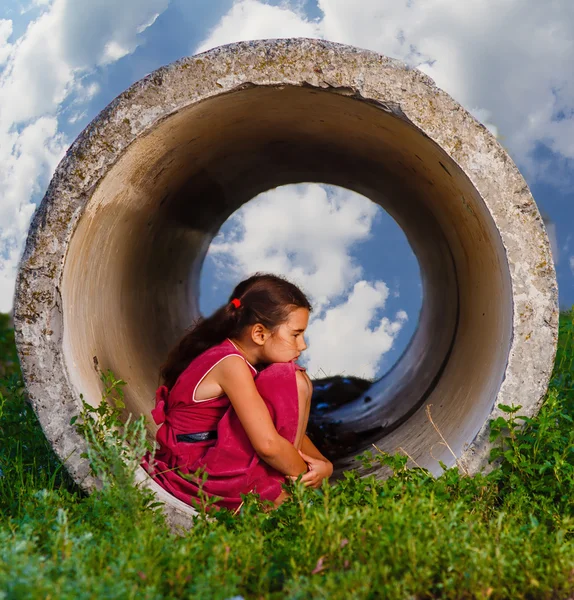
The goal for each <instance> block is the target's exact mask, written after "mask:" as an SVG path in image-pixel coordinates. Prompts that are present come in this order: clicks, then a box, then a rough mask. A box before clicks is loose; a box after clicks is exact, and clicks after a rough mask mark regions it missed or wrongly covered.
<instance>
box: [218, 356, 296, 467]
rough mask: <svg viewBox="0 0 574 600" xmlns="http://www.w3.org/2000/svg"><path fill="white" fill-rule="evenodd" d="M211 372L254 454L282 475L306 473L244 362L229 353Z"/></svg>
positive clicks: (293, 447)
mask: <svg viewBox="0 0 574 600" xmlns="http://www.w3.org/2000/svg"><path fill="white" fill-rule="evenodd" d="M212 373H213V376H214V379H216V380H217V383H218V384H219V385H220V386H221V388H222V390H223V392H224V393H225V394H226V395H227V397H228V398H229V400H230V402H231V405H232V406H233V408H234V409H235V412H236V413H237V417H238V418H239V421H240V422H241V424H242V425H243V428H244V429H245V433H246V434H247V437H248V438H249V441H250V442H251V444H252V445H253V447H254V448H255V451H256V452H257V454H258V455H259V456H260V457H261V458H262V459H263V460H264V461H265V462H266V463H267V464H269V465H271V466H272V467H273V468H274V469H277V471H279V472H280V473H283V474H284V475H291V476H297V475H299V474H300V473H306V472H307V463H306V462H305V461H304V460H303V459H302V458H301V456H300V454H299V453H298V452H297V450H296V449H295V446H293V444H291V443H290V442H289V441H288V440H286V439H285V438H284V437H282V436H280V435H279V434H278V433H277V430H276V429H275V425H274V424H273V420H272V419H271V415H270V414H269V409H268V408H267V406H266V404H265V402H264V400H263V398H262V397H261V396H260V394H259V392H258V391H257V388H256V387H255V382H254V381H253V376H252V374H251V372H250V371H249V367H248V366H247V365H246V364H245V361H244V360H243V359H242V358H241V357H240V356H235V355H231V356H229V357H227V358H226V360H222V361H221V362H220V363H219V364H218V365H216V367H214V369H213V370H212Z"/></svg>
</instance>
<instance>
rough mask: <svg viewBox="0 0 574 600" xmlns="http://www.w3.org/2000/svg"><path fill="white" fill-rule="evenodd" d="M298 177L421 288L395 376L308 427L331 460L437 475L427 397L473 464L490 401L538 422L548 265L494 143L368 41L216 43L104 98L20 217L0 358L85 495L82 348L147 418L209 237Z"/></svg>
mask: <svg viewBox="0 0 574 600" xmlns="http://www.w3.org/2000/svg"><path fill="white" fill-rule="evenodd" d="M306 181H316V182H323V183H326V184H333V185H338V186H343V187H345V188H348V189H350V190H354V191H356V192H359V193H361V194H363V195H365V196H367V197H368V198H370V199H371V200H372V201H373V202H376V203H378V204H380V205H381V206H382V207H383V208H384V209H385V210H386V211H388V213H390V215H391V216H392V217H393V218H394V219H395V220H396V221H397V223H398V224H399V225H400V226H401V228H402V229H403V230H404V232H405V235H406V236H407V238H408V240H409V242H410V244H411V246H412V248H413V251H414V252H415V254H416V256H417V258H418V261H419V264H420V269H421V275H422V284H423V292H424V301H423V308H422V311H421V315H420V321H419V324H418V328H417V331H416V333H415V335H414V337H413V339H412V341H411V343H410V345H409V347H408V349H407V350H406V351H405V353H404V354H403V356H402V357H401V359H400V360H399V362H398V363H397V365H396V366H395V367H394V369H393V370H392V371H391V372H390V373H389V374H388V375H387V376H386V377H385V378H384V379H381V380H380V381H378V382H375V383H373V384H372V385H371V386H370V388H369V389H368V390H366V391H365V390H362V391H361V390H359V392H357V394H355V396H354V397H352V398H350V400H349V401H348V402H347V403H345V404H343V405H340V406H336V407H334V408H333V409H332V410H331V411H328V412H327V413H326V414H323V415H321V416H320V418H319V417H317V418H319V421H320V422H319V423H318V431H321V428H323V430H324V431H325V435H326V436H331V437H330V439H337V436H339V438H340V439H341V440H342V445H341V447H340V448H339V452H338V453H337V458H336V460H335V466H336V469H337V470H338V471H339V472H340V471H341V470H342V469H344V468H348V467H350V466H357V465H356V464H355V463H354V460H353V456H354V455H356V454H357V453H358V452H360V451H362V450H364V449H365V448H367V447H370V444H371V442H375V443H376V444H377V446H379V447H380V448H382V449H384V450H387V451H391V452H394V451H396V449H397V448H399V447H401V448H403V449H404V450H405V451H406V452H408V453H409V455H410V456H411V457H413V458H414V459H415V460H416V461H417V462H418V463H419V464H420V465H422V466H424V467H427V468H429V469H430V470H431V471H433V472H434V473H435V474H436V473H440V470H441V469H440V466H439V464H438V462H437V461H438V460H441V461H443V462H444V463H446V464H447V465H452V464H453V463H454V459H453V457H452V455H451V454H450V452H449V450H448V449H447V448H446V447H445V446H444V445H441V444H440V443H439V442H440V438H439V436H438V434H437V432H436V430H435V429H434V427H433V426H432V424H431V423H430V422H429V419H428V417H427V414H426V412H425V407H426V406H427V405H429V404H432V413H431V414H432V418H433V420H434V423H435V424H436V426H437V427H438V428H439V430H440V432H441V433H442V435H443V436H444V437H445V438H446V440H447V441H448V443H449V445H450V447H451V448H452V450H453V451H454V453H455V454H456V455H457V456H458V457H459V458H460V460H461V461H463V463H464V464H465V465H466V467H467V468H468V469H469V471H470V472H477V471H478V470H480V469H481V468H483V467H485V465H486V464H487V458H488V452H489V449H490V448H489V443H488V421H489V419H491V418H495V417H496V416H497V415H498V414H499V409H498V408H497V405H498V404H499V403H505V404H521V405H522V409H521V412H522V414H526V415H533V414H534V413H536V412H537V410H538V408H539V406H540V403H541V401H542V398H543V396H544V393H545V390H546V387H547V383H548V380H549V376H550V373H551V369H552V365H553V359H554V353H555V346H556V340H557V321H558V310H557V286H556V279H555V272H554V266H553V262H552V257H551V253H550V249H549V243H548V239H547V236H546V232H545V229H544V225H543V223H542V220H541V218H540V215H539V213H538V210H537V208H536V205H535V203H534V201H533V199H532V196H531V195H530V192H529V190H528V187H527V186H526V183H525V181H524V179H523V178H522V177H521V175H520V174H519V172H518V170H517V168H516V166H515V165H514V164H513V162H512V160H511V159H510V158H509V157H508V155H507V153H506V152H505V151H504V149H503V148H502V147H501V146H500V145H499V144H498V142H497V141H496V139H495V138H494V137H493V136H492V135H491V134H490V133H489V131H488V130H487V129H485V128H484V127H483V126H482V125H480V124H479V123H478V122H477V121H475V120H474V118H473V117H472V116H471V115H470V114H469V113H468V112H467V111H466V110H464V109H463V108H462V107H461V106H459V105H458V104H457V103H456V102H454V101H453V100H452V99H451V98H450V97H449V96H448V95H447V94H445V93H444V92H442V91H441V90H439V89H437V88H436V87H435V85H434V83H433V81H432V80H431V79H429V78H428V77H427V76H426V75H424V74H423V73H421V72H419V71H417V70H415V69H409V68H408V67H406V66H405V65H404V64H402V63H399V62H397V61H395V60H391V59H388V58H385V57H383V56H380V55H378V54H375V53H373V52H368V51H365V50H359V49H357V48H352V47H348V46H343V45H339V44H334V43H330V42H325V41H320V40H311V39H293V40H273V41H257V42H245V43H238V44H232V45H229V46H224V47H221V48H216V49H214V50H210V51H209V52H206V53H204V54H201V55H198V56H194V57H191V58H185V59H182V60H179V61H177V62H175V63H173V64H171V65H169V66H167V67H163V68H161V69H158V70H157V71H155V72H153V73H152V74H151V75H149V76H148V77H146V78H145V79H143V80H142V81H139V82H138V83H136V84H134V85H133V86H132V87H131V88H129V89H128V90H127V91H126V92H124V93H123V94H121V95H120V96H119V97H118V98H116V99H115V100H114V101H113V102H112V103H111V104H110V105H109V106H108V107H107V108H106V109H105V110H104V111H103V112H102V113H101V114H100V115H98V117H96V119H94V121H92V123H90V125H89V126H88V127H87V128H86V129H85V130H84V131H83V132H82V134H81V135H80V136H79V137H78V139H77V140H76V141H75V142H74V143H73V144H72V146H71V148H70V149H69V151H68V153H67V154H66V156H65V158H64V159H63V160H62V162H61V163H60V165H59V167H58V168H57V170H56V173H55V175H54V178H53V180H52V182H51V184H50V187H49V189H48V191H47V194H46V196H45V197H44V199H43V201H42V203H41V205H40V207H39V209H38V210H37V212H36V214H35V215H34V218H33V222H32V224H31V227H30V232H29V235H28V240H27V244H26V248H25V252H24V255H23V258H22V261H21V266H20V270H19V274H18V280H17V288H16V296H15V309H14V317H15V326H16V339H17V345H18V351H19V355H20V360H21V364H22V369H23V373H24V378H25V383H26V387H27V390H28V393H29V396H30V399H31V401H32V403H33V405H34V408H35V410H36V413H37V414H38V417H39V419H40V422H41V424H42V427H43V429H44V432H45V434H46V436H47V437H48V439H49V440H50V441H51V443H52V445H53V446H54V449H55V450H56V452H57V453H58V455H59V456H60V458H61V459H62V460H65V461H66V466H67V468H68V469H69V471H70V473H71V474H72V476H73V477H74V478H75V479H76V480H77V481H78V482H80V483H81V484H82V485H84V486H85V487H86V488H90V486H91V485H93V481H92V480H91V479H90V476H89V473H88V471H89V469H88V465H87V464H86V461H85V460H83V459H82V458H81V457H80V453H81V449H82V447H83V441H82V439H81V438H80V437H79V436H78V434H77V433H76V432H75V430H74V428H73V426H71V425H70V424H69V423H70V419H71V418H72V417H73V416H74V415H76V414H78V412H79V409H80V404H79V394H80V393H82V394H83V395H84V398H85V399H86V400H87V401H89V402H91V403H97V402H99V400H100V398H101V382H100V379H99V376H98V373H97V372H96V370H95V369H94V362H93V361H94V357H97V361H98V362H99V365H100V368H102V369H108V368H110V369H112V370H113V372H114V373H115V374H116V375H118V376H119V377H121V378H122V379H124V380H125V381H127V382H128V386H127V387H126V390H125V399H126V404H127V407H128V409H129V411H130V412H132V413H134V414H135V415H136V416H137V415H140V414H142V413H145V414H146V415H149V411H150V409H151V408H152V405H153V401H154V392H155V389H156V387H157V385H158V367H159V365H160V364H161V362H162V361H163V360H164V359H165V356H166V354H167V352H168V349H169V348H170V347H171V346H172V344H173V343H174V342H175V341H176V340H177V339H178V337H179V336H180V335H181V333H182V331H183V330H184V329H185V328H186V327H188V326H189V325H190V323H191V321H192V319H193V318H195V317H196V316H197V315H198V293H199V290H198V284H199V275H200V269H201V266H202V263H203V260H204V257H205V254H206V251H207V248H208V246H209V244H210V241H211V240H212V238H213V236H214V235H215V234H216V232H217V231H218V229H219V227H220V226H221V225H222V224H223V222H224V221H225V220H226V219H227V218H228V217H229V215H231V213H232V212H233V211H235V210H236V209H238V208H239V207H240V206H241V205H242V204H244V203H245V202H247V201H249V200H250V199H251V198H253V197H254V196H256V195H257V194H259V193H260V192H263V191H265V190H269V189H271V188H274V187H276V186H279V185H284V184H289V183H296V182H306ZM390 259H392V257H388V256H387V257H385V256H381V260H390ZM341 343H342V344H344V343H345V340H341ZM349 352H352V348H350V349H349ZM150 420H151V419H150ZM316 424H317V423H316ZM150 433H152V434H153V433H154V429H153V426H152V425H151V423H150ZM317 442H318V443H319V444H321V440H317ZM139 477H141V478H142V480H145V481H147V484H148V485H150V486H151V487H152V488H154V489H155V490H156V491H157V493H158V495H160V497H161V499H163V500H165V501H166V508H165V510H166V512H167V513H168V515H169V517H170V519H171V520H172V522H173V523H183V524H185V523H188V522H189V518H190V515H192V514H193V511H192V510H191V509H190V508H189V507H188V506H187V505H185V504H183V503H181V502H179V501H177V500H175V499H173V498H171V497H170V496H169V495H167V494H166V493H163V492H162V490H160V489H159V487H158V486H157V485H156V484H155V483H153V482H151V481H150V480H149V478H148V479H145V477H146V476H145V474H144V473H143V471H141V472H140V473H139Z"/></svg>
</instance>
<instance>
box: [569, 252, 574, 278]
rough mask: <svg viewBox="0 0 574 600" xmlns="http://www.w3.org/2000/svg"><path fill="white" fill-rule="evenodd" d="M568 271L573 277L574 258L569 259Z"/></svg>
mask: <svg viewBox="0 0 574 600" xmlns="http://www.w3.org/2000/svg"><path fill="white" fill-rule="evenodd" d="M570 270H571V271H572V275H574V256H571V257H570Z"/></svg>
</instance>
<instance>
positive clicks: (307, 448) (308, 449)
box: [301, 435, 329, 462]
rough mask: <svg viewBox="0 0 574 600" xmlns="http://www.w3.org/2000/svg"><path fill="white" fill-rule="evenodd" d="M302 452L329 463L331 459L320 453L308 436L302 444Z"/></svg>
mask: <svg viewBox="0 0 574 600" xmlns="http://www.w3.org/2000/svg"><path fill="white" fill-rule="evenodd" d="M301 452H303V453H304V454H307V455H308V456H311V457H313V458H318V459H319V460H325V461H327V462H329V459H327V458H325V457H324V456H323V455H322V454H321V453H320V452H319V449H318V448H317V446H315V444H314V443H313V442H312V441H311V440H310V439H309V438H308V436H307V435H305V437H304V438H303V441H302V442H301Z"/></svg>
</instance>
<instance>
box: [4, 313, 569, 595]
mask: <svg viewBox="0 0 574 600" xmlns="http://www.w3.org/2000/svg"><path fill="white" fill-rule="evenodd" d="M1 317H2V318H4V315H1ZM0 326H1V327H0V329H1V333H0V350H1V352H2V355H3V356H5V357H7V358H6V360H5V361H4V362H3V363H2V364H3V365H4V372H3V373H2V379H1V381H0V391H1V395H0V469H1V475H0V598H1V599H9V598H10V599H11V598H52V599H56V598H57V599H60V598H62V599H67V598H74V599H76V598H138V599H140V598H145V599H148V598H149V599H155V598H201V599H211V598H213V599H226V598H233V597H234V596H242V597H244V598H246V599H247V598H278V599H279V598H281V599H283V598H293V599H299V598H301V599H303V598H305V599H306V598H345V599H347V598H359V599H362V598H392V599H395V598H397V599H402V598H405V599H407V598H408V599H426V598H478V599H482V598H493V599H495V598H496V599H499V598H509V599H520V598H532V599H535V598H548V599H555V598H556V599H561V598H564V599H566V598H570V597H572V596H573V594H574V537H573V531H574V507H573V504H572V498H574V433H573V431H574V428H573V427H572V417H573V415H574V366H573V358H574V313H573V312H572V311H570V312H568V313H564V314H562V315H561V320H560V337H559V348H558V353H557V358H556V366H555V370H554V374H553V377H552V381H551V385H550V388H549V391H548V394H547V398H546V401H545V403H544V405H543V406H542V409H541V411H540V412H539V414H538V415H537V416H536V417H535V418H532V419H528V418H525V417H522V416H520V407H503V410H504V411H505V412H506V414H507V417H506V418H499V419H496V420H495V421H494V422H492V424H491V439H492V440H493V441H494V443H495V449H494V451H493V454H492V458H493V459H494V460H495V461H496V462H495V464H497V467H496V468H495V469H494V470H493V471H492V472H490V473H489V474H488V475H477V476H474V477H468V476H466V475H465V474H464V473H463V472H461V471H459V470H458V469H457V468H451V469H446V470H445V471H444V473H443V474H442V476H441V477H439V478H433V477H432V476H431V475H430V474H429V473H428V472H427V471H425V470H423V469H419V468H413V469H407V468H406V467H407V460H408V459H407V458H406V457H404V456H402V455H400V454H397V455H387V454H384V453H380V452H374V453H373V454H371V453H366V454H365V455H363V457H362V460H363V462H365V463H366V464H373V463H377V462H380V463H382V464H384V465H386V466H388V467H390V468H391V469H392V471H393V472H394V475H393V476H392V477H390V478H389V479H387V480H385V481H379V480H377V479H375V478H374V477H373V476H368V477H364V478H360V477H359V476H358V474H357V472H356V471H349V472H347V473H345V475H344V477H343V478H342V479H340V480H338V481H336V482H333V483H332V484H331V485H328V484H324V485H323V487H322V488H321V489H320V490H307V489H304V488H303V487H302V486H301V485H300V484H295V485H293V486H291V488H290V489H291V493H292V498H291V499H290V500H288V501H287V502H286V503H285V504H284V505H282V506H281V507H280V508H279V509H278V510H276V511H272V512H264V511H262V510H261V506H260V504H259V502H258V499H257V497H255V496H252V495H250V496H246V497H245V498H244V504H243V506H242V508H241V510H240V512H239V513H238V514H237V515H235V516H234V515H233V514H232V513H230V512H228V511H225V510H222V511H219V512H217V513H215V515H214V518H205V516H206V515H203V516H204V518H200V519H197V521H196V524H195V525H194V527H193V528H192V529H191V530H190V531H189V532H188V533H187V534H185V535H180V536H178V535H174V534H172V533H170V531H169V529H168V527H167V525H166V523H165V520H164V517H163V515H162V513H161V511H159V510H152V508H154V500H153V498H152V497H151V496H150V494H149V493H148V492H145V491H144V490H142V489H139V488H137V486H134V484H133V467H134V465H135V464H136V463H137V460H136V459H137V455H138V453H141V452H143V451H144V448H145V447H146V445H145V439H144V436H143V435H142V432H143V420H141V419H139V420H133V421H129V422H128V423H127V424H123V423H122V422H120V421H119V420H118V415H119V411H121V409H122V406H121V402H122V400H121V399H122V392H121V388H122V385H124V384H125V382H122V381H121V380H115V379H114V377H113V374H112V373H110V372H108V373H106V374H105V375H104V377H103V379H102V381H103V382H104V386H103V387H104V396H105V397H106V398H107V399H108V400H110V402H109V403H108V404H105V407H104V408H101V409H99V412H98V410H97V409H91V408H90V407H88V406H85V407H84V412H83V416H82V419H80V421H79V422H78V423H77V424H76V425H77V426H78V427H79V428H80V429H81V430H82V431H83V433H84V435H85V436H86V439H87V440H88V442H89V444H88V447H89V450H88V458H89V459H90V462H91V464H92V468H93V470H94V473H95V474H96V475H98V476H99V478H100V481H101V482H102V485H101V486H100V489H98V490H97V491H96V492H95V493H93V494H92V495H91V496H87V495H85V494H83V493H82V492H81V491H80V490H79V489H78V488H77V487H76V486H75V485H74V484H73V482H72V481H71V480H70V479H69V478H68V476H67V475H66V473H65V470H64V469H63V468H62V466H61V464H60V463H59V461H58V460H57V459H56V457H55V456H54V454H53V453H52V450H51V448H50V445H49V444H48V443H47V442H46V440H45V438H44V436H43V434H42V431H41V429H40V427H39V425H38V422H37V420H36V417H35V415H34V413H33V411H32V410H31V408H30V407H29V405H28V403H27V401H26V393H25V391H24V388H23V384H22V379H21V374H20V372H19V368H18V364H17V359H16V360H15V356H16V355H15V352H14V348H13V333H12V332H11V331H10V330H9V329H8V328H7V319H5V320H2V321H0ZM118 401H119V403H118ZM126 443H129V444H130V446H129V447H126ZM130 448H131V450H130Z"/></svg>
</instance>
